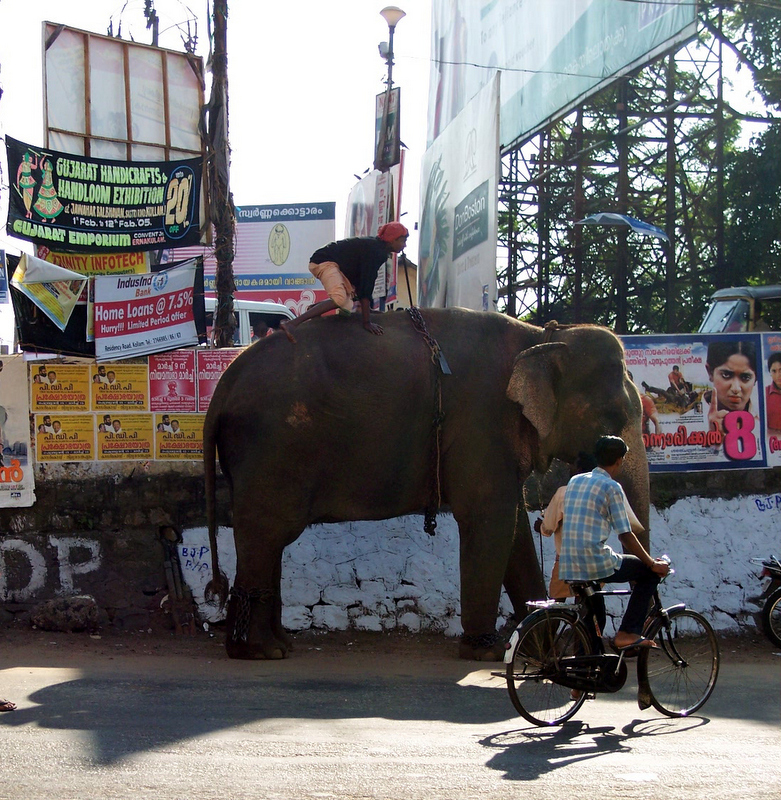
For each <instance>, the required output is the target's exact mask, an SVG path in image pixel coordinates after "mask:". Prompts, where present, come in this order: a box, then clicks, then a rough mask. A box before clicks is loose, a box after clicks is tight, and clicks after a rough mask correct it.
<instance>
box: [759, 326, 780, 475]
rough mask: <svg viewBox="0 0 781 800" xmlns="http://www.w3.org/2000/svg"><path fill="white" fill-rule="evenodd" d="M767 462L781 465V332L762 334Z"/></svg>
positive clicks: (773, 465) (770, 464) (775, 465)
mask: <svg viewBox="0 0 781 800" xmlns="http://www.w3.org/2000/svg"><path fill="white" fill-rule="evenodd" d="M761 368H762V371H763V373H764V385H765V434H766V436H767V464H768V466H769V467H781V333H763V334H762V365H761Z"/></svg>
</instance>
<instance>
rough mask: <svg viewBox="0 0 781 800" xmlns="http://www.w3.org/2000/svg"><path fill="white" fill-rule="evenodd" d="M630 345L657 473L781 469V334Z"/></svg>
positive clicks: (659, 338)
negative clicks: (780, 427) (776, 354)
mask: <svg viewBox="0 0 781 800" xmlns="http://www.w3.org/2000/svg"><path fill="white" fill-rule="evenodd" d="M622 340H623V343H624V348H625V353H626V356H625V357H626V365H627V370H628V371H629V374H630V376H631V378H632V380H633V382H634V384H635V386H636V387H637V389H638V391H639V392H640V398H641V402H642V406H643V423H642V424H643V441H644V443H645V448H646V454H647V456H648V464H649V467H650V469H651V471H652V472H674V471H692V470H712V469H746V468H752V467H759V468H761V467H768V466H776V465H779V464H781V430H779V429H778V427H774V426H781V335H780V334H762V335H760V334H758V333H735V334H679V335H649V336H624V337H622ZM774 353H778V354H779V355H778V356H777V357H776V358H774V357H773V354H774ZM776 361H777V362H778V363H775V362H776ZM774 380H775V381H776V383H774Z"/></svg>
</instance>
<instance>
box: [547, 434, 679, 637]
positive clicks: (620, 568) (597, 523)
mask: <svg viewBox="0 0 781 800" xmlns="http://www.w3.org/2000/svg"><path fill="white" fill-rule="evenodd" d="M628 451H629V448H628V447H627V445H626V442H624V440H623V439H621V438H620V437H618V436H603V437H601V438H600V439H599V440H598V441H597V444H596V446H595V448H594V457H595V458H596V460H597V465H598V466H597V467H596V468H595V469H594V470H592V471H591V472H586V473H582V474H580V475H574V476H573V477H572V478H571V479H570V482H569V483H568V484H567V491H566V493H565V495H564V522H563V525H562V537H561V557H560V560H559V576H560V577H561V578H562V580H565V581H601V582H603V583H624V582H629V581H633V582H634V588H633V590H632V594H631V596H630V598H629V603H628V605H627V608H626V612H625V614H624V618H623V619H622V621H621V625H620V626H619V629H618V632H617V633H616V636H615V640H614V644H615V647H616V648H617V649H618V650H626V649H628V648H635V647H656V644H655V643H654V642H653V641H652V640H651V639H646V638H644V637H643V636H642V630H643V623H644V622H645V618H646V614H647V613H648V605H649V603H650V601H651V598H652V597H653V592H654V589H655V588H656V586H657V585H658V583H659V580H660V579H661V578H662V577H663V576H665V575H666V574H667V573H668V571H669V566H668V565H667V563H666V562H664V561H662V560H660V559H654V558H652V557H651V555H650V554H649V553H648V551H647V550H646V549H645V548H644V547H643V546H642V544H640V542H639V541H638V539H637V536H635V534H634V533H633V532H632V530H631V525H630V522H629V517H628V516H627V513H626V508H625V505H624V495H623V492H622V490H621V487H620V486H619V484H618V483H617V482H616V480H615V478H616V476H617V475H618V474H619V473H620V472H621V468H622V466H623V462H624V457H625V456H626V454H627V452H628ZM611 531H615V532H616V533H617V534H618V539H619V541H620V542H621V545H622V547H623V549H624V550H625V551H626V554H623V555H622V554H619V553H616V552H614V551H613V550H612V549H611V548H610V547H609V546H608V544H607V539H608V537H609V536H610V533H611Z"/></svg>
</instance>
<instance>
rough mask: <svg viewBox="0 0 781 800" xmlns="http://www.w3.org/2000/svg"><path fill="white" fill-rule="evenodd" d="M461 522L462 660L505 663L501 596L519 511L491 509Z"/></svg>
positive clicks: (514, 509)
mask: <svg viewBox="0 0 781 800" xmlns="http://www.w3.org/2000/svg"><path fill="white" fill-rule="evenodd" d="M481 506H482V509H481V510H480V511H477V512H472V513H470V514H469V515H468V517H466V518H463V519H459V518H458V516H456V519H457V521H458V530H459V536H460V555H461V625H462V627H463V629H464V633H463V635H462V637H461V643H460V646H459V657H460V658H464V659H471V660H476V661H501V660H502V658H503V656H504V652H505V639H504V637H503V636H502V635H501V634H500V633H499V632H498V631H497V630H496V619H497V616H498V610H499V596H500V594H501V590H502V581H503V579H504V576H505V572H506V570H507V564H508V561H509V558H510V552H511V549H512V543H513V533H514V530H515V516H516V508H515V505H514V504H513V505H512V506H504V507H501V508H496V507H493V508H491V507H490V504H488V503H484V504H481Z"/></svg>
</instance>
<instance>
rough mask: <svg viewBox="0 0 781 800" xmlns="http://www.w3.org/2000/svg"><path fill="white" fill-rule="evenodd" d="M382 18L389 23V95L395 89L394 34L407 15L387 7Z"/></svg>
mask: <svg viewBox="0 0 781 800" xmlns="http://www.w3.org/2000/svg"><path fill="white" fill-rule="evenodd" d="M380 16H381V17H382V18H383V19H384V20H385V21H386V22H387V23H388V50H387V52H386V53H385V54H384V58H385V60H386V61H387V62H388V93H390V90H391V89H392V88H393V33H394V31H395V30H396V26H397V25H398V24H399V21H400V20H401V19H402V18H403V17H406V16H407V15H406V14H405V13H404V12H403V11H402V10H401V9H400V8H398V6H385V8H383V9H382V11H380ZM382 52H383V48H382V45H380V53H382Z"/></svg>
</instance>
